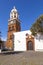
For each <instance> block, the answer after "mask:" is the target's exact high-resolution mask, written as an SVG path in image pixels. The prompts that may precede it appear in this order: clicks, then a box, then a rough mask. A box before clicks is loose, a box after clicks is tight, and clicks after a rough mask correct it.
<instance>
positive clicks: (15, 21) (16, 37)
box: [6, 7, 43, 51]
mask: <svg viewBox="0 0 43 65" xmlns="http://www.w3.org/2000/svg"><path fill="white" fill-rule="evenodd" d="M12 35H13V36H12ZM6 48H8V49H13V50H14V51H28V50H33V51H43V35H41V34H37V35H36V36H33V35H32V32H31V31H30V30H26V31H21V27H20V20H19V15H18V11H17V9H16V8H15V7H14V8H13V9H12V10H11V12H10V19H9V20H8V36H7V42H6Z"/></svg>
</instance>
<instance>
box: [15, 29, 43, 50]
mask: <svg viewBox="0 0 43 65" xmlns="http://www.w3.org/2000/svg"><path fill="white" fill-rule="evenodd" d="M27 33H28V34H29V35H31V31H30V30H27V31H21V32H16V33H14V51H27V49H26V34H27ZM34 50H35V51H43V35H37V36H35V37H34Z"/></svg>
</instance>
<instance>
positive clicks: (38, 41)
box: [34, 34, 43, 51]
mask: <svg viewBox="0 0 43 65" xmlns="http://www.w3.org/2000/svg"><path fill="white" fill-rule="evenodd" d="M34 41H35V43H34V44H35V51H43V35H41V34H38V35H37V36H35V38H34Z"/></svg>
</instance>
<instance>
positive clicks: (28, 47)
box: [27, 41, 33, 50]
mask: <svg viewBox="0 0 43 65" xmlns="http://www.w3.org/2000/svg"><path fill="white" fill-rule="evenodd" d="M27 50H33V42H32V41H28V42H27Z"/></svg>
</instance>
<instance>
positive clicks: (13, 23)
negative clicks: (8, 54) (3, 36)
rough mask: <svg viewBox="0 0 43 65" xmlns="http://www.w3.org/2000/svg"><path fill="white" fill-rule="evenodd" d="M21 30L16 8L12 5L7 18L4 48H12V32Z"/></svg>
mask: <svg viewBox="0 0 43 65" xmlns="http://www.w3.org/2000/svg"><path fill="white" fill-rule="evenodd" d="M18 31H21V27H20V20H19V15H18V11H17V9H16V8H15V7H14V8H13V9H12V10H11V12H10V19H9V20H8V34H7V43H6V48H8V49H10V50H13V38H14V37H13V33H14V32H18Z"/></svg>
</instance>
